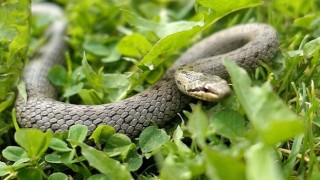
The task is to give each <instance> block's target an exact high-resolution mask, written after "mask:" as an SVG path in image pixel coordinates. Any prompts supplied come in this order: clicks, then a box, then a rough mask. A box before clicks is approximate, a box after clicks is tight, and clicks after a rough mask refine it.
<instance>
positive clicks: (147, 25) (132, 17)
mask: <svg viewBox="0 0 320 180" xmlns="http://www.w3.org/2000/svg"><path fill="white" fill-rule="evenodd" d="M122 13H123V14H124V16H125V17H126V20H127V21H128V22H129V23H130V24H131V25H132V26H135V27H137V28H139V29H142V30H145V31H153V32H155V33H156V35H157V36H158V37H159V38H160V39H162V38H164V37H166V36H168V35H171V34H175V33H177V32H181V31H186V30H191V29H192V28H193V27H195V26H203V22H201V21H200V22H188V21H177V22H172V23H157V22H154V21H150V20H147V19H144V18H142V17H140V16H139V15H137V14H135V13H133V12H130V11H126V10H124V11H123V12H122Z"/></svg>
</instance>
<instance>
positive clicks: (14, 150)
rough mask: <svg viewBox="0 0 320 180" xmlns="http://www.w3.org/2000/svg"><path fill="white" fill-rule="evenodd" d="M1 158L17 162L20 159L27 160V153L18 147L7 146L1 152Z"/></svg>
mask: <svg viewBox="0 0 320 180" xmlns="http://www.w3.org/2000/svg"><path fill="white" fill-rule="evenodd" d="M2 156H3V157H5V158H6V159H7V160H10V161H18V160H19V159H22V158H27V157H28V156H27V152H26V150H24V149H23V148H21V147H18V146H8V147H6V148H5V149H4V150H3V151H2Z"/></svg>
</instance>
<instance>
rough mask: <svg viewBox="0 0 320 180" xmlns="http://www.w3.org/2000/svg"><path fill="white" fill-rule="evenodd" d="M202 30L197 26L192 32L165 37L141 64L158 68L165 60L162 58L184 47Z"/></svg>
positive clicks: (182, 32)
mask: <svg viewBox="0 0 320 180" xmlns="http://www.w3.org/2000/svg"><path fill="white" fill-rule="evenodd" d="M200 30H201V28H200V27H199V26H195V27H193V29H191V30H186V31H180V32H177V33H174V34H170V35H168V36H165V37H164V38H162V39H160V40H159V41H158V42H157V43H156V44H155V45H154V46H153V48H152V49H151V50H150V51H149V52H148V54H146V55H145V56H144V57H143V59H142V60H141V61H140V63H141V64H142V65H145V66H147V67H149V69H154V67H157V66H158V65H159V64H161V63H162V62H163V61H164V60H165V59H164V58H161V57H167V56H168V55H170V54H171V53H173V52H174V51H176V50H177V49H179V48H182V47H184V46H185V45H186V44H187V43H188V42H189V40H190V39H191V38H192V37H193V36H194V35H196V34H197V33H199V32H200Z"/></svg>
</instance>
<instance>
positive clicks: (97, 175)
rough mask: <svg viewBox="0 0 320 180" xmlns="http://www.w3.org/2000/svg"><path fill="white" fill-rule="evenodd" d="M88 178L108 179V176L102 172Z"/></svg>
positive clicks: (95, 179) (93, 179) (94, 179)
mask: <svg viewBox="0 0 320 180" xmlns="http://www.w3.org/2000/svg"><path fill="white" fill-rule="evenodd" d="M88 180H108V176H106V175H104V174H95V175H92V176H90V177H89V178H88Z"/></svg>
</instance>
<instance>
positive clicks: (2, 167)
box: [0, 161, 10, 177]
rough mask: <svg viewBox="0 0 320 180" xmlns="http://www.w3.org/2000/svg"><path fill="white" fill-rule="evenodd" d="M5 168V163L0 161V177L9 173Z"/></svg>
mask: <svg viewBox="0 0 320 180" xmlns="http://www.w3.org/2000/svg"><path fill="white" fill-rule="evenodd" d="M7 167H8V166H7V165H6V163H4V162H1V161H0V177H1V176H5V175H7V174H9V173H10V171H9V170H7V169H6V168H7Z"/></svg>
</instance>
